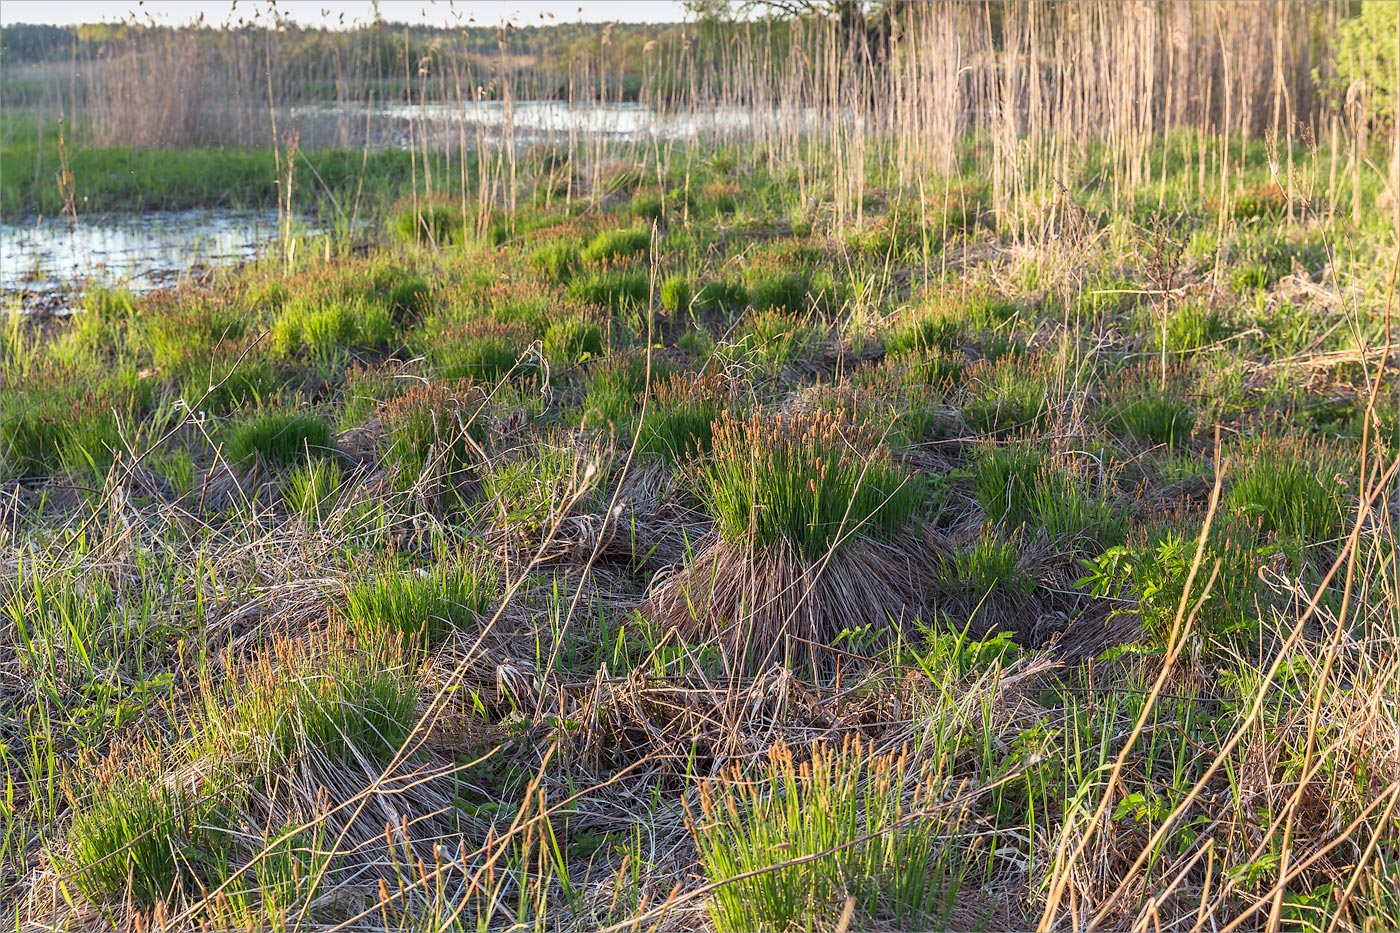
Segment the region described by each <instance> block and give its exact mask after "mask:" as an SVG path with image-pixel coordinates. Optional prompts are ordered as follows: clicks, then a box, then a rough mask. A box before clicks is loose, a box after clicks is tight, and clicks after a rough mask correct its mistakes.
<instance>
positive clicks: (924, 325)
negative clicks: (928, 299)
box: [885, 305, 967, 355]
mask: <svg viewBox="0 0 1400 933" xmlns="http://www.w3.org/2000/svg"><path fill="white" fill-rule="evenodd" d="M966 339H967V325H966V324H965V323H964V322H963V321H962V320H961V319H960V318H959V317H957V315H956V314H955V313H953V312H952V311H951V310H950V309H948V308H946V307H944V306H942V305H934V306H932V307H923V308H915V309H911V310H909V311H906V312H905V313H904V314H901V315H900V316H899V317H898V318H897V319H896V321H895V323H894V325H893V326H892V327H891V328H890V330H889V333H888V334H887V335H886V336H885V349H886V350H887V351H888V352H889V353H891V354H895V355H903V354H908V353H928V352H930V351H937V350H941V351H943V352H945V353H951V352H952V351H954V350H956V349H957V348H958V347H959V346H961V345H962V343H963V341H965V340H966Z"/></svg>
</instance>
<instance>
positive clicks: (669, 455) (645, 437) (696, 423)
mask: <svg viewBox="0 0 1400 933" xmlns="http://www.w3.org/2000/svg"><path fill="white" fill-rule="evenodd" d="M729 396H730V384H729V379H728V378H727V377H726V376H724V375H723V374H721V373H711V374H708V375H704V376H697V375H696V374H694V373H677V374H675V375H672V376H670V377H668V378H666V379H664V380H662V381H661V382H660V383H659V384H658V385H657V386H656V390H655V393H654V394H653V395H652V400H651V404H650V405H649V406H648V408H647V412H646V415H645V416H644V417H643V418H642V423H641V426H640V427H639V429H638V432H637V453H639V454H648V455H652V456H659V457H663V458H665V459H667V460H669V461H671V462H672V463H680V462H683V461H684V460H685V459H686V458H687V457H690V456H700V455H703V454H705V453H707V452H709V450H710V444H711V441H712V439H713V437H714V423H715V419H717V418H718V417H719V415H720V412H721V411H724V410H726V409H727V408H728V405H729Z"/></svg>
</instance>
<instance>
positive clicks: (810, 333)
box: [741, 310, 820, 372]
mask: <svg viewBox="0 0 1400 933" xmlns="http://www.w3.org/2000/svg"><path fill="white" fill-rule="evenodd" d="M819 337H820V330H819V328H818V327H817V326H816V325H815V324H814V323H812V321H811V320H810V319H809V318H801V317H798V316H797V315H794V314H790V313H787V312H784V311H775V310H769V311H760V312H758V313H756V314H754V315H753V316H752V317H750V318H749V321H748V325H747V327H745V329H744V335H743V338H742V343H741V345H742V346H744V347H745V348H747V349H749V350H750V351H751V352H752V353H753V354H754V355H755V356H756V357H757V358H758V359H759V360H760V361H762V363H763V365H764V366H765V367H767V368H768V369H769V370H770V371H771V372H777V371H778V370H781V369H782V368H783V367H784V366H786V365H787V364H789V363H791V362H793V361H795V360H797V359H798V358H800V357H801V356H802V355H803V354H805V353H807V352H809V351H810V350H811V349H812V348H813V347H814V346H816V344H817V342H818V339H819Z"/></svg>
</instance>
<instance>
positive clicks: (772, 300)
mask: <svg viewBox="0 0 1400 933" xmlns="http://www.w3.org/2000/svg"><path fill="white" fill-rule="evenodd" d="M747 284H748V295H749V300H750V301H751V302H753V306H754V308H756V309H757V310H759V311H787V312H790V313H796V312H800V311H807V310H809V308H810V305H811V297H810V294H811V290H812V283H811V280H810V279H808V278H807V276H805V275H802V274H801V273H798V272H789V271H785V270H783V269H779V268H770V267H768V266H761V267H758V268H754V269H750V270H749V273H748V275H747Z"/></svg>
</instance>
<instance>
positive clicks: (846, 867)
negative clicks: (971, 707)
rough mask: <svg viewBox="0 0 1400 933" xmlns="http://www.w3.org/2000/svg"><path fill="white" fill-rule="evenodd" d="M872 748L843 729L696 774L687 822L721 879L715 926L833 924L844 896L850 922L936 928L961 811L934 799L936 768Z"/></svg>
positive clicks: (953, 886) (950, 880) (706, 864)
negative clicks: (753, 770)
mask: <svg viewBox="0 0 1400 933" xmlns="http://www.w3.org/2000/svg"><path fill="white" fill-rule="evenodd" d="M874 751H875V750H874V748H873V747H872V746H869V745H867V744H866V743H864V742H862V741H861V740H860V739H859V738H856V739H847V740H846V741H845V742H843V743H842V745H841V746H840V747H839V748H838V747H835V746H833V745H829V744H826V743H817V744H815V745H814V746H813V747H812V749H811V753H810V757H809V758H807V759H806V760H799V759H798V757H797V756H796V755H795V754H794V753H793V751H792V750H791V749H790V748H788V747H787V746H786V745H783V744H781V743H779V744H776V745H774V746H772V747H771V748H770V750H769V753H768V760H767V762H766V763H765V766H764V768H763V769H762V772H761V773H760V774H759V775H753V774H749V773H745V772H744V771H743V770H742V769H741V768H740V767H739V766H737V765H736V766H733V767H731V768H729V769H726V771H725V772H724V773H723V774H722V775H721V776H720V777H718V778H715V779H710V780H706V781H703V782H701V784H700V788H699V790H700V793H699V800H700V814H699V819H696V818H695V815H694V814H690V816H689V818H688V820H687V824H688V826H689V828H690V831H691V835H692V837H693V838H694V840H695V845H696V848H697V850H698V851H699V855H700V864H701V866H702V867H703V868H704V870H705V875H706V877H707V878H708V879H709V880H710V881H711V882H712V883H714V884H715V885H716V886H717V887H716V891H715V893H714V896H713V897H712V898H711V899H710V900H709V901H708V902H707V906H708V908H709V912H710V919H711V920H712V921H713V922H714V925H715V929H717V930H720V931H722V933H728V931H740V930H819V929H835V928H836V927H838V926H840V925H842V923H843V922H850V920H849V918H843V912H844V911H845V910H846V909H847V899H848V898H849V899H851V901H852V902H853V906H854V909H855V914H854V924H855V925H854V928H855V929H881V928H884V927H886V926H888V927H890V928H894V929H916V928H919V929H922V928H941V927H940V923H943V922H946V919H947V918H946V913H944V912H945V911H946V910H947V908H948V906H949V905H951V904H952V903H953V899H954V897H955V896H956V892H957V878H958V877H959V874H960V873H959V871H958V863H959V862H960V861H961V859H960V858H959V853H957V852H956V851H955V849H954V848H953V847H952V846H951V845H949V844H948V842H946V840H951V839H956V838H957V837H958V835H959V830H960V828H961V825H962V822H963V820H964V819H965V816H966V814H965V813H964V812H963V811H962V809H961V808H947V807H943V806H934V804H935V803H936V802H938V801H943V800H946V799H947V791H948V788H947V786H946V785H947V782H946V781H945V780H943V779H940V778H937V777H936V776H935V774H934V771H933V770H932V768H930V767H928V766H925V767H924V768H923V769H920V768H917V767H916V766H915V765H914V764H913V763H912V762H911V761H910V760H909V758H908V757H907V755H906V753H904V752H899V753H892V754H887V755H876V754H874ZM729 879H738V880H735V881H732V882H730V881H729ZM726 882H728V883H726Z"/></svg>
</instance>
